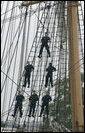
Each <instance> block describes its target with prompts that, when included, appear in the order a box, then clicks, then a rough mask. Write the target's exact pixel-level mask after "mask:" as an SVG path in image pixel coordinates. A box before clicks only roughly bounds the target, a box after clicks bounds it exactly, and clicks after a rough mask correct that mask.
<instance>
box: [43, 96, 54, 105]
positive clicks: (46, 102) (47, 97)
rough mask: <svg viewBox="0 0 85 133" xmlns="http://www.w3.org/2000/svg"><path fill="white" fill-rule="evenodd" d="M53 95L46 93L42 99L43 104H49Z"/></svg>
mask: <svg viewBox="0 0 85 133" xmlns="http://www.w3.org/2000/svg"><path fill="white" fill-rule="evenodd" d="M51 100H52V99H51V96H50V95H48V94H46V95H45V96H44V97H43V98H42V101H43V104H48V103H49V102H50V101H51Z"/></svg>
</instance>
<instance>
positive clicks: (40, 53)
mask: <svg viewBox="0 0 85 133" xmlns="http://www.w3.org/2000/svg"><path fill="white" fill-rule="evenodd" d="M43 48H44V45H41V48H40V52H39V56H38V57H41V56H42V52H43Z"/></svg>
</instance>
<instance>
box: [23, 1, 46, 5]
mask: <svg viewBox="0 0 85 133" xmlns="http://www.w3.org/2000/svg"><path fill="white" fill-rule="evenodd" d="M41 2H44V1H28V2H27V1H24V2H22V4H21V6H29V5H34V4H38V3H41Z"/></svg>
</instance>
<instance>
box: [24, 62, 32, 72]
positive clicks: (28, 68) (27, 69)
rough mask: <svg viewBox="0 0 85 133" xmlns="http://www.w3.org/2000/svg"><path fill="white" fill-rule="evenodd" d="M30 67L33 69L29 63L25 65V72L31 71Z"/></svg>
mask: <svg viewBox="0 0 85 133" xmlns="http://www.w3.org/2000/svg"><path fill="white" fill-rule="evenodd" d="M32 69H34V67H33V66H32V65H31V64H28V65H26V66H25V70H26V73H31V71H32Z"/></svg>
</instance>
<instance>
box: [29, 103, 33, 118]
mask: <svg viewBox="0 0 85 133" xmlns="http://www.w3.org/2000/svg"><path fill="white" fill-rule="evenodd" d="M32 108H33V107H32V105H30V111H29V115H28V116H29V117H30V116H31V112H32Z"/></svg>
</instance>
